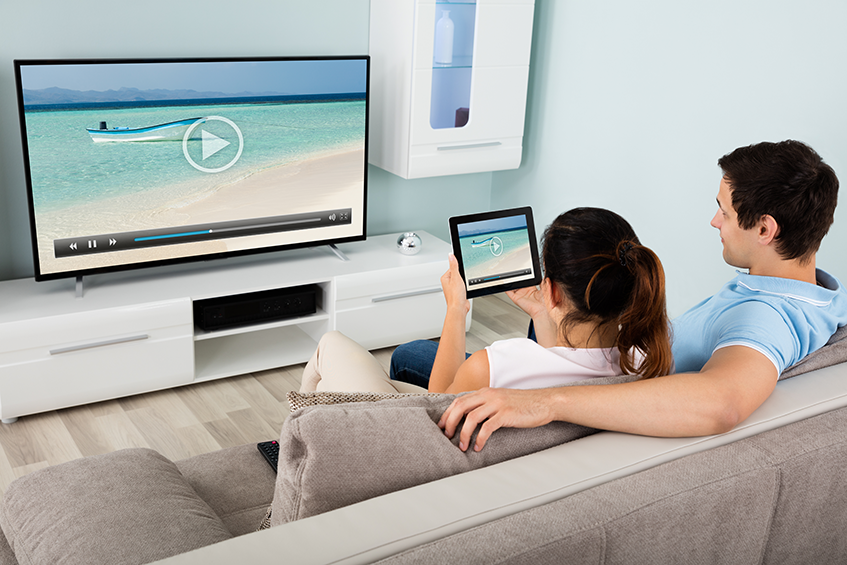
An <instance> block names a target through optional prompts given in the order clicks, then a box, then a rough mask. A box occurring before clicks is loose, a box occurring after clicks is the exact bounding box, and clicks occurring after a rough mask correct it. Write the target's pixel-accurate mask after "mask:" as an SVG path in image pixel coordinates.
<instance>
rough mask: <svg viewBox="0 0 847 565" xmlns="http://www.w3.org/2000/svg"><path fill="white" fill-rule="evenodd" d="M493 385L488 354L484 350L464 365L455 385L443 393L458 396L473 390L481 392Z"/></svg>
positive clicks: (457, 374) (469, 358) (458, 373)
mask: <svg viewBox="0 0 847 565" xmlns="http://www.w3.org/2000/svg"><path fill="white" fill-rule="evenodd" d="M490 384H491V373H490V369H489V365H488V352H486V351H485V350H484V349H482V350H480V351H477V352H476V353H474V354H473V355H471V356H470V357H468V359H467V361H465V362H464V363H462V366H461V367H459V371H458V372H457V373H456V378H455V379H453V383H452V384H451V385H450V386H448V387H447V390H445V391H443V392H446V393H449V394H458V393H460V392H467V391H471V390H479V389H481V388H483V387H487V386H489V385H490Z"/></svg>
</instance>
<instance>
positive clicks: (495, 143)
mask: <svg viewBox="0 0 847 565" xmlns="http://www.w3.org/2000/svg"><path fill="white" fill-rule="evenodd" d="M498 145H503V143H502V142H500V141H489V142H488V143H470V144H468V145H442V146H440V147H438V148H436V150H437V151H453V150H455V149H478V148H480V147H497V146H498Z"/></svg>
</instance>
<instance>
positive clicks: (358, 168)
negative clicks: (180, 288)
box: [38, 149, 364, 273]
mask: <svg viewBox="0 0 847 565" xmlns="http://www.w3.org/2000/svg"><path fill="white" fill-rule="evenodd" d="M363 161H364V149H358V150H354V151H348V152H344V153H338V154H333V155H328V156H322V157H316V158H312V159H307V160H303V161H297V162H294V163H290V164H285V165H279V166H272V167H268V168H265V169H262V170H259V171H257V172H253V173H252V174H248V175H244V176H241V177H239V178H235V179H229V180H225V179H222V180H223V182H222V183H221V184H218V185H215V186H213V187H212V188H208V183H204V188H203V189H202V190H197V189H196V188H195V189H194V190H191V188H192V187H186V188H187V190H185V191H182V194H181V195H180V196H179V197H174V193H175V192H176V193H178V194H179V193H180V192H181V191H179V190H176V191H175V190H174V189H173V187H167V188H163V189H162V190H161V191H151V193H146V194H141V195H131V196H125V197H120V198H115V199H112V200H110V201H103V202H98V203H96V204H95V203H92V204H85V205H81V206H75V207H73V208H70V209H66V210H63V211H60V212H48V213H39V215H38V222H39V226H40V227H42V226H43V227H45V228H47V229H43V230H42V232H43V233H45V234H47V237H45V238H44V239H42V240H40V241H39V258H40V261H41V265H42V270H43V271H44V272H45V273H47V272H53V271H51V270H50V269H49V267H48V266H49V265H51V264H56V265H59V263H55V261H56V260H55V259H54V258H53V244H52V241H53V240H54V239H59V238H66V237H84V236H86V235H98V234H109V233H119V232H122V231H127V230H139V229H156V228H161V227H169V226H176V225H194V224H203V223H208V222H219V221H228V220H237V219H244V218H252V217H269V216H280V215H285V214H296V213H300V212H308V211H313V210H322V209H331V208H352V214H353V218H354V221H355V218H362V217H363V215H364V210H363V207H362V204H363V203H362V197H361V190H360V187H361V184H362V181H363V175H364V172H363V169H364V167H363ZM203 180H205V179H203ZM194 186H196V185H194ZM128 210H135V211H136V212H135V213H129V212H127V211H128ZM78 226H85V227H84V232H83V233H81V232H80V229H79V227H78ZM322 230H334V231H332V232H331V233H332V234H333V237H345V236H346V235H354V234H356V233H357V232H358V231H359V230H358V229H357V228H356V227H355V226H350V234H345V233H344V232H343V231H339V230H338V228H319V229H317V230H314V231H313V232H310V237H311V236H314V237H320V235H321V233H320V232H321V231H322ZM301 238H302V235H298V233H297V232H282V233H279V234H272V235H264V236H253V237H251V238H241V241H239V240H230V241H226V242H225V241H223V240H218V241H209V242H196V243H186V244H180V245H174V246H161V247H154V248H148V249H137V250H126V251H118V252H114V253H109V254H97V255H87V256H86V255H83V256H80V257H74V258H65V259H62V260H61V262H60V264H61V270H63V271H65V270H78V269H86V268H92V267H96V266H102V265H103V264H104V262H106V261H108V262H109V263H110V264H125V263H133V262H146V261H152V260H161V259H168V258H176V257H181V256H186V255H197V254H208V253H221V252H225V251H230V250H237V249H243V248H247V247H254V246H255V245H264V246H276V245H285V244H287V243H292V242H295V241H300V240H301Z"/></svg>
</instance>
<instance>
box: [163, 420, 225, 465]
mask: <svg viewBox="0 0 847 565" xmlns="http://www.w3.org/2000/svg"><path fill="white" fill-rule="evenodd" d="M174 433H175V434H176V436H177V437H178V438H179V440H180V442H181V443H182V445H184V446H185V448H186V449H187V450H188V453H189V457H194V456H195V455H202V454H203V453H209V452H212V451H217V450H219V449H221V447H222V446H221V444H219V443H218V442H217V440H216V439H215V438H214V437H212V434H210V433H209V430H207V429H206V426H204V425H203V424H197V425H194V426H187V427H184V428H178V429H176V430H174Z"/></svg>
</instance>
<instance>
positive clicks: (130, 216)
mask: <svg viewBox="0 0 847 565" xmlns="http://www.w3.org/2000/svg"><path fill="white" fill-rule="evenodd" d="M369 71H370V60H369V58H368V57H367V56H360V57H358V56H357V57H308V58H303V57H300V58H252V59H248V58H237V59H235V58H232V59H144V60H127V59H121V60H26V61H24V60H19V61H15V77H16V81H17V95H18V107H19V113H20V122H21V131H22V137H23V153H24V155H23V156H24V164H25V169H26V182H27V189H28V193H29V194H28V196H29V213H30V223H31V227H32V242H33V255H34V263H35V278H36V280H48V279H56V278H62V277H80V276H83V275H89V274H94V273H101V272H108V271H114V270H122V269H129V268H138V267H148V266H154V265H161V264H167V263H175V262H182V261H190V260H198V259H210V258H217V257H225V256H231V255H240V254H247V253H256V252H263V251H275V250H280V249H287V248H295V247H306V246H316V245H323V244H335V243H341V242H348V241H356V240H362V239H365V229H366V217H365V212H366V200H367V162H368V159H367V154H366V152H367V146H368V139H367V138H368V81H369Z"/></svg>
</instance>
